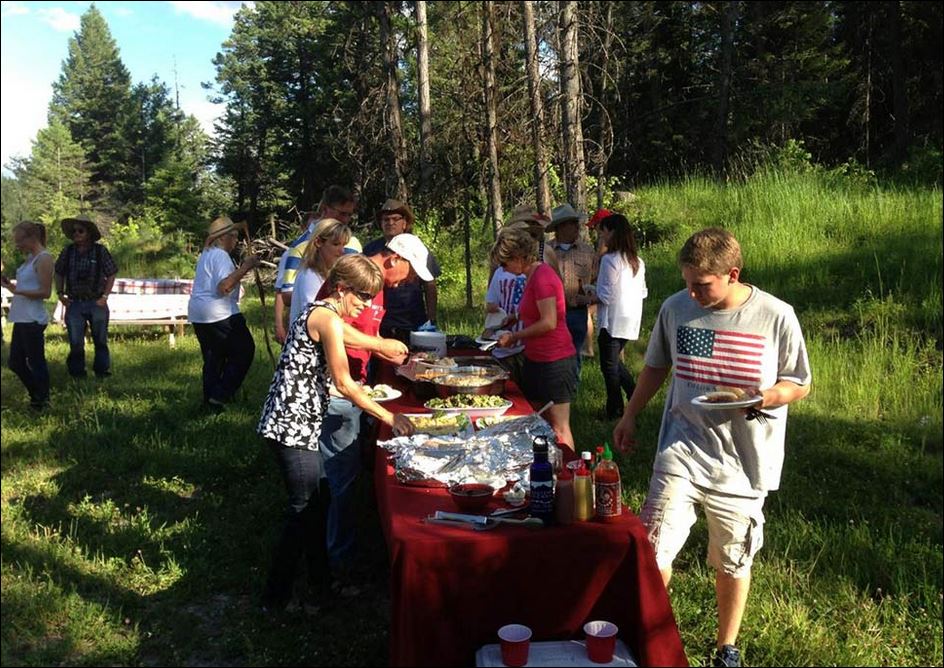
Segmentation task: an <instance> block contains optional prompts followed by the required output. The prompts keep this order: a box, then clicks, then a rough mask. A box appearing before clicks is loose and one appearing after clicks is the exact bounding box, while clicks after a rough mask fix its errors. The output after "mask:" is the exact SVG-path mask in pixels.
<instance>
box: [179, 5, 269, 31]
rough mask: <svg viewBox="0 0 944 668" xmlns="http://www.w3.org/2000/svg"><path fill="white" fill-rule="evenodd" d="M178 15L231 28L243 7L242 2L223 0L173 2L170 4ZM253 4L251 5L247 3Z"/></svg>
mask: <svg viewBox="0 0 944 668" xmlns="http://www.w3.org/2000/svg"><path fill="white" fill-rule="evenodd" d="M170 4H172V5H173V6H174V9H176V10H177V12H178V13H182V14H189V15H190V16H192V17H194V18H196V19H200V20H201V21H209V22H211V23H216V24H218V25H221V26H223V27H224V28H229V27H230V26H232V25H233V14H235V13H236V12H237V10H239V8H240V7H242V5H243V3H242V2H225V1H221V0H212V1H210V2H194V1H193V0H189V1H186V0H185V1H183V2H178V1H173V0H172V2H171V3H170ZM246 4H251V3H246Z"/></svg>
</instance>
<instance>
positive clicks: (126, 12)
mask: <svg viewBox="0 0 944 668" xmlns="http://www.w3.org/2000/svg"><path fill="white" fill-rule="evenodd" d="M111 11H113V12H114V13H115V14H116V15H117V16H131V15H132V14H134V12H133V11H131V10H130V9H128V8H127V7H115V8H114V9H112V10H111Z"/></svg>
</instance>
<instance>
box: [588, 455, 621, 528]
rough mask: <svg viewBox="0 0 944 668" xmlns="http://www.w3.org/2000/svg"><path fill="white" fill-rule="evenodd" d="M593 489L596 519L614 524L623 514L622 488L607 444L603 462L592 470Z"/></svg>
mask: <svg viewBox="0 0 944 668" xmlns="http://www.w3.org/2000/svg"><path fill="white" fill-rule="evenodd" d="M593 489H594V494H595V496H596V518H597V519H598V520H600V521H601V522H615V521H616V520H618V519H619V517H620V515H622V514H623V499H622V488H621V486H620V474H619V468H618V467H617V466H616V462H614V461H613V452H612V451H611V450H610V444H609V443H607V444H606V447H605V448H604V449H603V460H602V461H600V462H598V463H597V465H596V468H594V469H593Z"/></svg>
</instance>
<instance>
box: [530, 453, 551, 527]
mask: <svg viewBox="0 0 944 668" xmlns="http://www.w3.org/2000/svg"><path fill="white" fill-rule="evenodd" d="M531 447H532V450H533V452H534V462H532V464H531V516H532V517H540V518H541V519H542V520H544V524H550V523H551V522H552V521H553V519H554V469H553V468H552V467H551V463H550V461H548V458H547V439H546V438H544V437H543V436H537V437H536V438H535V439H534V443H533V444H532V446H531Z"/></svg>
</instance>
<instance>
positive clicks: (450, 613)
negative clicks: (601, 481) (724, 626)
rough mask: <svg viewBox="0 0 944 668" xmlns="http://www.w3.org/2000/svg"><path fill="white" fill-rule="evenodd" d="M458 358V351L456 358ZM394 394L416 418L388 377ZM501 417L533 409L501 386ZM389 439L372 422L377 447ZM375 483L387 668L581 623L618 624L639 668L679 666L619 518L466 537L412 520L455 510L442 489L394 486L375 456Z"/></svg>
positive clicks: (667, 622) (662, 601)
mask: <svg viewBox="0 0 944 668" xmlns="http://www.w3.org/2000/svg"><path fill="white" fill-rule="evenodd" d="M456 354H462V353H458V352H457V353H456ZM383 382H386V383H388V384H390V385H394V386H395V387H398V389H401V391H403V395H402V396H401V397H400V398H398V399H396V400H393V401H391V402H388V403H387V404H385V406H386V407H387V408H388V409H390V410H392V411H394V412H405V413H416V412H423V411H424V410H425V409H424V408H422V404H421V403H420V402H418V401H417V400H416V399H415V398H414V397H413V395H412V393H411V392H410V383H409V381H406V380H405V379H402V378H400V377H394V376H393V375H392V374H390V373H388V374H386V376H385V377H384V378H383ZM505 396H506V398H508V399H511V400H512V402H513V406H512V407H511V408H510V409H509V411H508V414H509V415H516V414H517V415H525V414H529V413H531V412H532V411H533V407H532V406H531V405H530V404H529V403H528V401H527V400H526V399H525V398H524V396H523V395H522V394H521V392H520V390H519V389H518V388H517V387H516V386H515V385H514V384H513V383H511V382H510V381H509V382H508V383H507V391H506V392H505ZM390 437H391V433H390V430H389V428H388V427H386V426H385V425H384V426H382V428H381V430H380V433H379V439H380V440H386V439H388V438H390ZM375 450H376V452H375V462H374V483H375V491H376V495H377V505H378V510H379V515H380V521H381V526H382V528H383V532H384V536H385V538H386V542H387V546H388V548H389V556H390V567H391V576H390V577H391V580H390V590H391V591H390V595H391V604H390V605H391V614H390V620H391V628H390V664H391V665H393V666H465V665H473V663H474V660H475V653H476V650H477V649H478V648H480V647H482V646H483V645H486V644H489V643H494V642H496V632H497V630H498V628H499V627H500V626H502V625H504V624H508V623H521V624H526V625H527V626H529V627H531V629H532V630H533V633H534V635H533V637H532V641H534V642H538V641H548V640H569V639H576V638H582V637H583V634H582V627H583V624H584V623H585V622H587V621H590V620H594V619H604V620H608V621H612V622H614V623H616V624H617V625H618V626H619V629H620V637H621V638H622V640H623V641H624V642H625V643H626V645H627V646H628V647H629V648H630V650H631V651H632V653H633V655H634V656H635V658H636V660H637V662H638V663H639V665H643V666H646V665H664V666H667V665H678V666H684V665H688V663H687V660H686V657H685V652H684V650H683V647H682V642H681V638H680V637H679V633H678V628H677V627H676V623H675V617H674V615H673V613H672V607H671V604H670V602H669V598H668V595H667V594H666V591H665V587H664V586H663V584H662V579H661V577H660V575H659V569H658V567H657V565H656V561H655V555H654V554H653V551H652V548H651V546H650V544H649V541H648V539H647V537H646V532H645V528H644V527H643V525H642V523H641V522H640V521H639V518H638V517H636V515H634V514H633V513H631V512H628V511H625V510H624V513H623V516H622V517H621V518H620V519H619V521H617V522H614V523H606V524H604V523H600V522H594V521H591V522H576V523H574V524H571V525H567V526H553V527H546V528H542V529H534V528H526V527H512V526H507V525H506V526H501V527H499V528H498V529H496V530H493V531H482V532H479V531H472V530H469V529H466V528H454V527H449V526H443V525H436V524H427V523H424V522H423V521H422V520H423V518H425V517H427V516H428V515H431V514H433V513H434V512H435V511H437V510H450V511H454V510H455V507H454V506H453V504H452V501H451V499H450V497H449V495H448V493H447V492H446V490H445V489H443V488H441V487H426V486H415V485H404V484H401V483H400V482H398V481H397V479H396V477H395V475H394V468H393V465H392V463H391V462H390V461H389V460H388V456H387V452H386V451H385V450H384V449H383V448H379V447H378V448H376V449H375Z"/></svg>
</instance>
